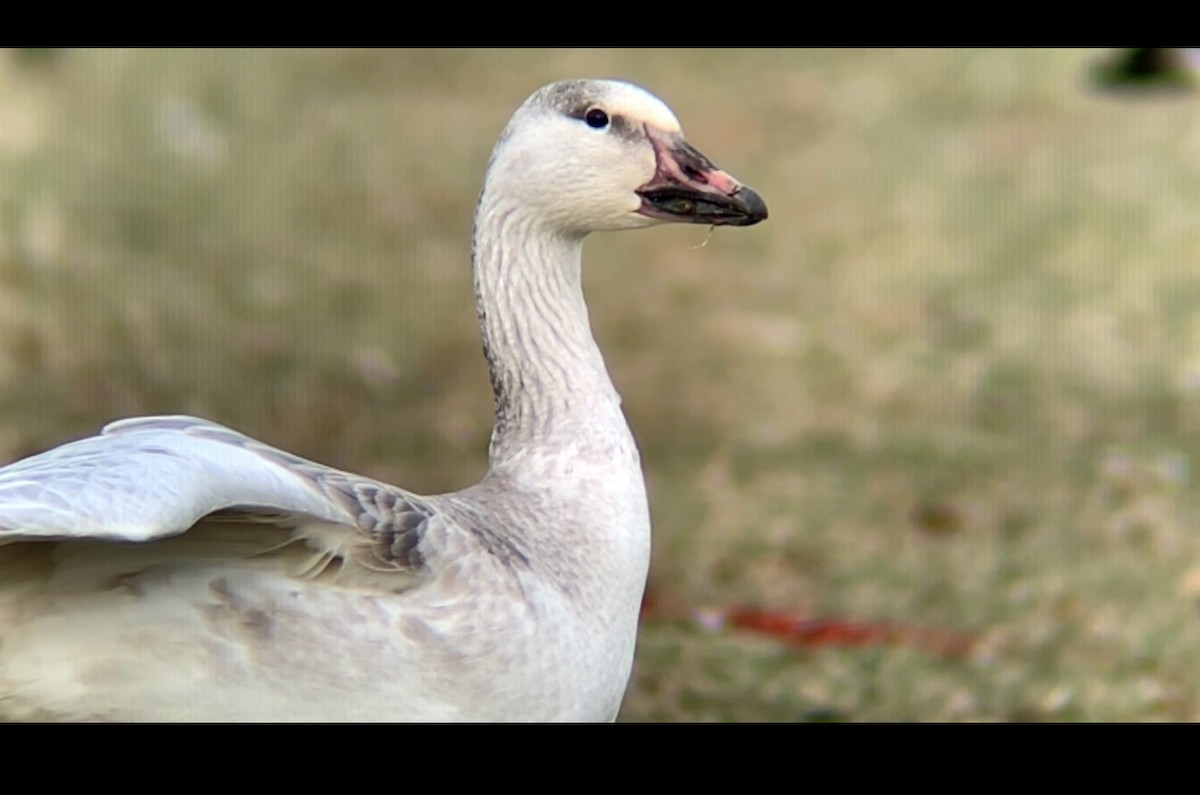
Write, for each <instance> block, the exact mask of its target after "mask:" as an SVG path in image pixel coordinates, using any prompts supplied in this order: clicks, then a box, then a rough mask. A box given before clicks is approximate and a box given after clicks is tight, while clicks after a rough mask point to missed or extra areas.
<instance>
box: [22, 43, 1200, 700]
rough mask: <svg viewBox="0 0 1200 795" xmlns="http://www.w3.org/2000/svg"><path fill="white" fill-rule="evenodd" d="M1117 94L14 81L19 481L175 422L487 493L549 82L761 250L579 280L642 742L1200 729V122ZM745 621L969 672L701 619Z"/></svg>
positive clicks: (972, 57) (930, 54)
mask: <svg viewBox="0 0 1200 795" xmlns="http://www.w3.org/2000/svg"><path fill="white" fill-rule="evenodd" d="M1103 55H1104V53H1103V52H1101V51H1082V50H1075V51H1058V50H1041V51H1010V50H1005V51H975V50H971V51H965V50H964V51H923V50H902V51H814V52H808V51H770V50H754V51H736V50H724V51H689V50H668V51H663V50H652V51H625V50H601V51H536V52H525V51H461V50H458V51H415V52H414V51H375V50H369V51H351V52H346V51H336V50H334V51H327V50H322V51H275V50H272V51H253V50H251V51H220V52H211V51H154V50H137V51H106V52H97V51H88V50H80V51H75V50H67V51H63V52H61V53H57V54H54V55H52V56H50V57H43V58H39V59H33V60H25V59H21V58H17V57H8V56H13V53H5V54H3V55H2V56H0V458H3V459H5V460H7V459H11V458H15V457H18V456H20V455H24V454H27V453H31V452H35V451H37V450H40V449H44V448H46V447H48V446H51V445H54V444H58V443H61V442H63V441H66V440H68V439H70V438H75V437H78V436H82V435H85V434H87V433H91V432H93V431H94V430H95V429H96V428H97V427H98V426H99V425H100V424H102V423H104V422H106V421H108V420H111V419H114V418H116V417H121V416H130V415H135V414H145V413H160V412H186V413H192V414H197V415H200V416H204V417H208V418H210V419H213V420H217V421H219V422H223V423H227V424H229V425H232V426H234V427H236V428H239V429H240V430H243V431H245V432H247V433H250V434H252V435H254V436H256V437H258V438H260V439H263V440H264V441H268V442H271V443H275V444H278V445H281V446H283V447H285V448H287V449H290V450H293V451H295V452H297V453H299V454H302V455H305V456H308V457H311V458H315V459H317V460H320V461H323V462H326V463H329V464H332V465H335V466H339V467H344V468H348V469H353V470H355V471H360V472H364V473H368V474H371V475H374V476H376V477H380V478H384V479H387V480H390V481H392V482H396V483H399V484H401V485H403V486H405V487H408V488H411V489H414V490H416V491H424V492H437V491H445V490H451V489H455V488H459V487H461V486H464V485H467V484H468V483H470V482H473V481H474V480H475V479H477V478H478V477H479V476H480V475H481V474H482V472H483V469H484V465H485V450H486V442H487V436H488V433H489V432H490V427H491V396H490V392H489V389H488V380H487V375H486V370H485V367H484V363H483V359H482V357H481V356H480V353H479V341H478V332H477V329H476V325H475V314H474V308H473V304H472V292H471V282H470V272H469V237H470V225H471V212H472V210H473V207H474V202H475V197H476V194H477V192H478V188H479V183H480V179H481V177H482V173H483V169H484V167H485V166H486V162H487V157H488V153H489V151H490V148H491V146H492V143H493V142H494V140H495V138H496V136H497V135H498V134H499V131H500V130H501V128H502V127H503V125H504V123H505V122H506V120H507V118H508V116H509V114H510V113H511V112H512V110H513V109H514V108H515V107H516V105H517V104H519V103H520V101H521V100H523V99H524V97H525V96H526V95H527V94H528V93H529V92H531V91H532V90H533V89H534V88H536V87H538V86H540V85H541V84H543V83H545V82H548V81H550V80H553V79H558V78H563V77H570V76H584V75H598V76H619V77H625V78H629V79H633V80H635V81H636V82H640V83H642V84H643V85H646V86H647V87H649V88H651V89H652V90H654V91H656V92H657V93H659V94H660V95H661V96H663V97H664V98H665V99H666V100H667V101H668V102H669V103H670V104H671V105H672V107H673V108H674V109H675V110H676V111H677V113H678V114H679V116H680V117H681V119H682V120H683V123H684V126H685V129H686V130H687V131H688V135H689V138H690V139H691V140H692V142H693V143H694V144H696V145H697V146H698V147H699V148H700V149H701V150H702V151H704V152H705V153H706V154H708V155H709V156H710V157H712V158H713V160H714V161H715V162H717V163H718V164H719V165H721V166H722V167H724V168H726V169H727V170H729V171H730V172H732V173H733V174H734V175H736V176H737V177H739V178H740V179H742V180H744V181H745V182H747V183H748V184H750V185H751V186H753V187H754V188H756V189H757V190H759V191H760V192H761V193H762V194H763V195H764V197H765V198H766V199H767V202H768V204H769V206H770V209H771V219H770V220H769V221H768V222H767V223H766V224H764V225H762V226H760V227H755V228H753V229H748V230H734V231H730V230H717V231H716V232H715V233H714V234H712V235H711V237H710V236H708V235H707V233H706V231H705V230H698V229H694V228H669V229H658V230H654V231H651V232H644V233H640V234H626V235H609V236H597V237H596V238H595V239H594V240H593V241H592V242H591V243H589V250H588V252H587V257H588V264H587V281H588V298H589V304H590V306H591V310H592V318H593V323H594V325H595V327H596V332H597V336H598V337H599V339H600V341H601V344H602V347H603V348H604V350H605V354H606V357H607V361H608V364H609V367H610V370H611V371H612V373H613V376H614V379H615V380H616V382H617V385H618V387H619V388H620V390H621V392H622V394H623V395H624V398H625V406H626V410H627V413H628V415H629V417H630V421H631V423H632V425H633V427H634V430H635V432H636V434H637V436H638V438H639V441H640V444H641V447H642V451H643V456H644V460H645V466H646V470H647V476H648V478H649V481H650V485H651V499H652V510H653V514H654V523H655V552H654V562H653V569H652V575H651V587H652V591H653V594H654V596H655V603H656V605H665V606H666V608H665V609H663V610H661V611H660V612H657V613H651V614H650V615H649V616H648V617H647V620H646V622H645V624H644V627H643V632H642V636H641V644H640V647H639V653H638V660H637V665H636V670H635V676H634V680H633V683H632V687H631V689H630V693H629V695H628V697H627V699H626V704H625V708H624V710H623V713H622V718H623V719H624V720H1164V719H1165V720H1172V719H1194V718H1196V717H1198V716H1200V699H1198V696H1197V693H1198V692H1200V631H1198V627H1197V620H1198V618H1200V615H1198V614H1197V610H1198V608H1200V601H1198V600H1200V556H1198V554H1197V553H1198V552H1200V544H1198V543H1197V540H1196V539H1197V528H1198V526H1200V524H1198V519H1200V515H1198V513H1197V508H1198V504H1197V499H1196V497H1195V496H1194V495H1195V491H1196V489H1195V475H1194V473H1193V469H1194V465H1193V458H1194V457H1195V456H1196V455H1197V453H1198V452H1200V327H1197V325H1196V321H1195V317H1196V314H1197V313H1196V311H1195V306H1196V303H1197V300H1198V299H1200V268H1197V259H1198V257H1200V224H1198V223H1197V222H1196V218H1197V214H1198V210H1200V179H1198V177H1200V113H1198V112H1197V103H1198V102H1200V98H1198V97H1197V95H1195V94H1190V93H1179V94H1172V95H1169V96H1164V95H1153V94H1151V95H1147V96H1139V95H1137V94H1136V93H1122V94H1119V95H1112V94H1105V93H1103V92H1101V91H1098V90H1096V89H1095V87H1094V86H1092V85H1091V84H1090V83H1089V82H1088V75H1089V74H1090V73H1091V70H1092V68H1093V67H1094V64H1095V63H1096V60H1097V59H1098V58H1101V57H1102V56H1103ZM728 605H754V606H758V607H762V608H766V609H776V610H786V611H792V612H795V613H797V614H799V615H807V616H817V617H830V618H846V619H853V620H857V621H890V622H896V623H900V624H904V625H909V626H915V627H926V628H932V629H942V630H953V631H957V632H963V633H968V634H971V635H973V636H977V637H978V638H979V642H978V644H977V646H976V650H975V652H974V653H973V654H971V655H969V656H967V657H966V658H949V657H944V656H939V655H936V654H933V653H930V652H928V651H922V650H920V649H916V648H911V647H907V646H904V645H886V646H884V645H881V646H876V647H867V648H838V647H820V648H797V647H792V646H788V645H785V644H783V643H781V642H779V641H778V640H776V639H772V638H765V637H758V636H753V635H750V634H748V633H745V632H737V631H732V630H726V631H722V632H710V631H707V630H704V629H701V628H700V627H699V626H698V625H697V623H696V622H694V621H691V620H690V619H688V612H689V610H691V609H692V608H695V607H700V606H728ZM672 610H674V611H675V613H676V615H675V617H674V618H673V617H672V614H671V611H672Z"/></svg>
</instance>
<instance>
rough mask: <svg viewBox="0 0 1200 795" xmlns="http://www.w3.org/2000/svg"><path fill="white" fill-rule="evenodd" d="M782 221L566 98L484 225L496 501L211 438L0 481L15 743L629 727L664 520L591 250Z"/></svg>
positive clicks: (517, 146) (509, 159)
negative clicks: (76, 729)
mask: <svg viewBox="0 0 1200 795" xmlns="http://www.w3.org/2000/svg"><path fill="white" fill-rule="evenodd" d="M766 217H767V209H766V206H765V204H764V203H763V201H762V199H760V198H759V196H758V195H757V194H756V193H754V192H753V191H751V190H749V189H748V188H745V187H743V186H742V185H740V184H739V183H738V182H737V181H736V180H734V179H733V178H732V177H730V176H729V175H728V174H726V173H724V172H722V171H719V170H718V169H717V168H715V167H714V166H713V165H712V163H710V162H709V161H708V160H707V159H705V157H704V156H703V155H701V154H700V153H699V152H697V151H696V150H695V149H693V148H692V147H691V146H690V145H689V144H688V143H687V142H686V141H685V140H684V138H683V135H682V133H681V131H680V128H679V122H678V121H677V120H676V118H675V116H674V115H673V114H672V113H671V111H670V110H669V109H668V108H667V106H666V105H665V104H663V102H662V101H661V100H659V99H658V98H656V97H654V96H653V95H651V94H649V93H647V92H646V91H644V90H642V89H640V88H638V87H636V86H633V85H631V84H629V83H624V82H616V81H607V80H573V81H566V82H560V83H554V84H552V85H549V86H546V87H545V88H542V89H541V90H539V91H538V92H536V93H535V94H533V96H531V97H530V98H529V99H528V100H526V102H525V103H524V104H523V105H522V106H521V107H520V109H518V110H517V112H516V114H515V115H514V116H513V118H512V120H511V121H510V122H509V124H508V127H507V128H506V129H505V131H504V133H503V135H502V136H501V137H500V141H499V143H497V145H496V148H495V150H494V152H493V154H492V159H491V163H490V165H489V167H488V172H487V177H486V180H485V182H484V187H483V192H482V195H481V196H480V199H479V205H478V209H477V211H476V218H475V233H474V253H473V256H474V267H475V291H476V296H477V300H478V308H479V319H480V325H481V327H482V331H483V340H484V350H485V353H486V356H487V360H488V364H489V367H490V369H491V376H492V385H493V388H494V390H495V395H496V425H495V430H494V432H493V434H492V441H491V448H490V451H489V453H490V467H489V469H488V473H487V475H486V476H485V477H484V479H483V480H482V481H481V482H480V483H479V484H477V485H475V486H472V487H470V488H467V489H464V490H462V491H459V492H454V493H451V494H441V495H437V496H429V497H426V496H418V495H415V494H411V493H409V492H407V491H404V490H403V489H399V488H396V487H395V486H389V485H387V484H385V483H380V482H377V481H374V480H371V479H369V478H365V477H361V476H359V475H353V474H349V473H346V472H341V471H338V470H335V469H330V468H328V467H324V466H321V465H320V464H315V463H312V462H310V461H305V460H303V459H300V458H298V457H296V456H293V455H290V454H288V453H285V452H282V451H280V450H277V449H274V448H272V447H268V446H267V445H264V444H262V443H260V442H257V441H254V440H253V439H250V438H248V437H246V436H243V435H242V434H240V433H237V432H236V431H233V430H230V429H228V428H225V427H222V426H220V425H216V424H214V423H212V422H207V421H205V420H200V419H193V418H191V417H145V418H138V419H129V420H121V421H119V422H114V423H112V424H110V425H108V426H107V427H105V428H104V430H103V431H102V433H101V434H100V435H99V436H95V437H91V438H87V439H83V440H80V441H76V442H72V443H70V444H66V445H64V446H62V447H58V448H56V449H53V450H50V451H48V452H46V453H42V454H40V455H37V456H33V457H31V458H27V459H25V460H23V461H19V462H16V463H14V464H11V465H9V466H8V467H6V468H4V469H0V544H2V545H3V546H0V719H9V720H13V719H16V720H21V719H61V720H242V719H246V720H597V721H598V720H612V719H613V718H615V717H616V714H617V710H618V709H619V707H620V703H621V698H622V695H623V693H624V691H625V687H626V684H627V682H628V679H629V673H630V667H631V665H632V661H633V650H634V639H635V634H636V630H637V622H638V610H639V603H640V601H641V598H642V589H643V587H644V583H645V579H646V572H647V565H648V561H649V553H650V518H649V513H648V511H647V505H646V492H645V484H644V481H643V477H642V472H641V466H640V462H639V458H638V451H637V448H636V446H635V443H634V440H633V437H632V436H631V435H630V432H629V428H628V426H627V425H626V423H625V419H624V417H623V415H622V413H621V408H620V398H619V397H618V396H617V393H616V391H615V390H614V388H613V385H612V382H611V381H610V380H609V376H608V373H607V371H606V370H605V366H604V361H603V359H602V358H601V355H600V351H599V349H598V348H597V347H596V342H595V340H594V339H593V338H592V333H591V329H590V327H589V325H588V317H587V309H586V307H585V306H584V301H583V294H582V290H581V285H580V259H581V248H582V244H583V239H584V237H585V236H586V235H587V234H588V233H589V232H592V231H595V230H604V229H631V228H637V227H644V226H649V225H651V224H654V223H656V222H660V221H679V222H684V223H702V224H732V225H748V224H753V223H757V222H758V221H761V220H762V219H764V218H766ZM214 519H221V520H224V521H213V520H214ZM231 519H232V520H235V521H232V522H231V521H230V520H231Z"/></svg>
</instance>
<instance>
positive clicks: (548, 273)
mask: <svg viewBox="0 0 1200 795" xmlns="http://www.w3.org/2000/svg"><path fill="white" fill-rule="evenodd" d="M582 253H583V238H582V236H571V235H564V234H563V233H561V232H560V231H557V230H554V229H552V228H549V227H548V226H547V225H546V224H545V223H544V222H543V221H542V220H541V219H540V218H539V217H537V216H536V215H535V213H534V212H532V211H531V210H529V209H528V208H525V207H522V206H518V205H516V204H515V203H513V202H505V201H504V200H503V199H501V198H497V197H496V196H495V195H494V194H493V193H492V192H491V191H489V190H488V189H487V188H486V187H485V189H484V193H483V195H482V196H481V197H480V200H479V207H478V210H477V213H476V221H475V234H474V246H473V257H474V262H475V300H476V307H477V310H478V312H479V324H480V328H481V329H482V332H483V347H484V355H485V356H486V357H487V360H488V368H489V370H490V371H491V378H492V390H493V392H494V393H495V399H496V426H495V430H494V431H493V434H492V444H491V450H490V457H491V463H492V466H493V467H495V466H496V465H497V464H500V463H504V462H505V461H506V460H507V459H509V458H510V457H511V456H513V455H514V454H516V453H518V452H519V451H521V450H523V449H526V448H527V447H528V446H530V445H537V446H539V447H541V448H554V447H559V446H565V445H569V444H572V443H574V442H575V441H576V440H577V439H578V438H579V437H580V435H581V434H586V433H587V432H588V429H589V428H598V429H600V430H601V431H602V432H604V431H605V430H606V431H607V432H609V433H611V432H612V430H613V424H614V423H618V425H617V428H618V429H619V432H621V433H626V434H627V433H628V430H627V426H626V425H625V421H624V417H623V415H622V414H621V411H620V398H619V397H618V395H617V393H616V390H615V389H614V388H613V385H612V381H611V379H610V378H609V375H608V371H607V370H606V368H605V366H604V359H603V358H602V356H601V354H600V349H599V348H598V347H597V345H596V341H595V339H594V338H593V336H592V331H591V327H590V325H589V323H588V313H587V307H586V305H585V304H584V300H583V286H582V281H581V277H582V274H581V263H582Z"/></svg>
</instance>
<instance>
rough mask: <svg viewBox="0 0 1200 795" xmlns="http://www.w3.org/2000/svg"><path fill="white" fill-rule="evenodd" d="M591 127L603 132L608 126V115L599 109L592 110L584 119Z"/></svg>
mask: <svg viewBox="0 0 1200 795" xmlns="http://www.w3.org/2000/svg"><path fill="white" fill-rule="evenodd" d="M583 119H584V121H586V122H587V123H588V126H589V127H594V128H596V129H597V130H602V129H604V128H605V127H607V126H608V114H607V113H605V112H604V111H602V110H600V109H599V108H592V109H591V110H589V111H588V112H587V114H586V115H585V116H584V117H583Z"/></svg>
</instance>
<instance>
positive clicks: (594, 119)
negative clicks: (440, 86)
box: [484, 80, 767, 236]
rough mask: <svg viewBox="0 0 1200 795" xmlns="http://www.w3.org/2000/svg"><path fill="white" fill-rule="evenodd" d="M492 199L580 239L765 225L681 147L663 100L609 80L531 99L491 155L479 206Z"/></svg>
mask: <svg viewBox="0 0 1200 795" xmlns="http://www.w3.org/2000/svg"><path fill="white" fill-rule="evenodd" d="M492 191H495V194H497V195H504V196H507V197H510V198H511V199H512V200H514V201H515V202H517V203H518V204H519V206H522V207H525V208H528V209H529V210H531V211H532V213H531V216H532V217H535V218H538V219H541V220H542V221H543V222H545V223H547V224H550V225H552V226H553V227H555V228H556V229H557V230H559V231H561V232H563V233H565V234H569V235H578V236H582V235H586V234H587V233H588V232H592V231H599V230H612V229H636V228H640V227H645V226H651V225H653V224H656V223H664V222H681V223H694V224H710V225H732V226H748V225H750V224H755V223H758V222H759V221H761V220H763V219H765V218H766V217H767V206H766V204H765V203H764V202H763V200H762V198H760V197H759V195H758V194H757V193H755V192H754V191H753V190H751V189H750V188H747V187H745V186H744V185H742V184H741V183H739V182H738V181H737V180H736V179H734V178H733V177H731V176H730V175H729V174H727V173H725V172H724V171H722V170H720V169H718V168H717V167H716V166H714V165H713V164H712V162H711V161H709V160H708V158H706V157H705V156H704V155H702V154H700V152H698V151H697V150H696V149H695V148H693V147H692V146H691V145H690V144H689V143H688V142H687V140H686V139H685V138H684V136H683V131H682V129H681V128H680V125H679V120H678V119H677V118H675V114H674V113H672V112H671V109H670V108H668V107H667V106H666V104H665V103H664V102H663V101H662V100H660V99H659V98H658V97H656V96H654V95H653V94H651V93H650V92H648V91H646V90H645V89H642V88H640V87H638V86H635V85H633V84H631V83H626V82H622V81H617V80H567V81H562V82H558V83H551V84H550V85H548V86H545V87H544V88H542V89H540V90H538V91H537V92H535V93H534V94H533V95H532V96H530V97H529V99H527V100H526V101H525V103H524V104H523V105H522V106H521V107H520V108H519V109H518V110H517V112H516V113H515V114H514V115H513V118H512V120H511V121H510V122H509V124H508V127H507V128H506V129H505V131H504V134H503V135H502V136H501V137H500V141H499V142H498V143H497V144H496V148H495V150H494V151H493V153H492V162H491V165H490V167H489V169H488V178H487V181H486V183H485V186H484V196H485V198H486V197H487V195H488V194H489V192H492Z"/></svg>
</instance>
